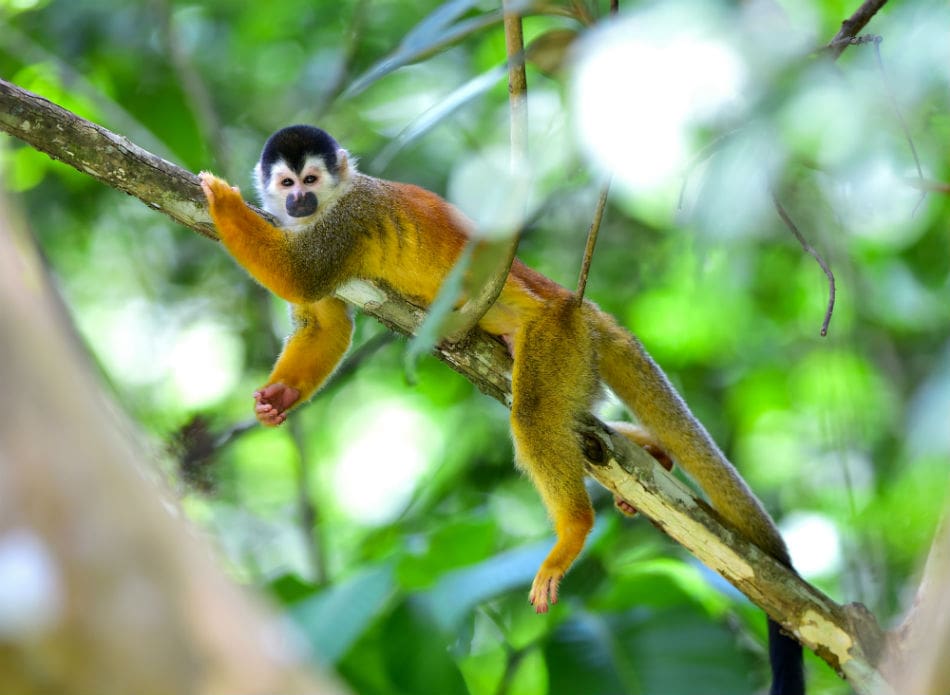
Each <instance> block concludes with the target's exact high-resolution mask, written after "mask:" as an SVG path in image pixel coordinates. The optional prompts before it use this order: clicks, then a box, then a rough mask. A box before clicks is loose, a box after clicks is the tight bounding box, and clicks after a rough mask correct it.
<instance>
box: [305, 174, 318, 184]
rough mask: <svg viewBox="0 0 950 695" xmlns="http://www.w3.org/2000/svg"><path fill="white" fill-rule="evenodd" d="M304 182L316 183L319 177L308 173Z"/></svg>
mask: <svg viewBox="0 0 950 695" xmlns="http://www.w3.org/2000/svg"><path fill="white" fill-rule="evenodd" d="M303 182H304V183H307V184H310V183H316V182H317V177H316V176H314V175H313V174H308V175H307V176H305V177H304V179H303Z"/></svg>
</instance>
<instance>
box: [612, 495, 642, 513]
mask: <svg viewBox="0 0 950 695" xmlns="http://www.w3.org/2000/svg"><path fill="white" fill-rule="evenodd" d="M614 507H616V508H617V511H618V512H620V513H621V514H623V515H624V516H631V517H633V516H636V515H637V513H638V512H637V508H636V507H634V506H633V505H632V504H630V503H629V502H627V500H624V499H621V498H619V497H617V496H614Z"/></svg>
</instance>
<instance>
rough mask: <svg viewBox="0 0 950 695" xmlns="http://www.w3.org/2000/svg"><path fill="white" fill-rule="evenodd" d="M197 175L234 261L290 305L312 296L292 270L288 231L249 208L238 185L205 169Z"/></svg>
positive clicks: (216, 224)
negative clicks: (272, 223)
mask: <svg viewBox="0 0 950 695" xmlns="http://www.w3.org/2000/svg"><path fill="white" fill-rule="evenodd" d="M198 178H199V179H200V181H201V188H202V190H203V191H204V194H205V198H207V200H208V209H209V210H210V211H211V219H213V220H214V224H215V227H216V228H217V230H218V235H219V236H220V237H221V242H222V243H223V244H224V245H225V246H226V247H227V249H228V251H230V252H231V255H232V256H234V258H235V260H237V262H238V263H240V264H241V265H242V266H243V267H244V268H246V269H247V271H248V272H249V273H250V274H251V275H252V276H253V277H254V279H255V280H257V281H258V282H259V283H261V284H262V285H263V286H264V287H266V288H267V289H269V290H270V291H271V292H273V293H274V294H276V295H277V296H278V297H280V298H282V299H286V300H287V301H288V302H291V303H293V304H303V303H305V302H306V301H307V300H308V299H313V297H312V296H310V297H308V296H307V294H308V293H307V292H306V291H305V289H304V287H303V283H302V282H300V274H299V273H295V272H293V258H292V252H291V246H290V242H289V239H288V238H287V233H286V232H285V231H283V230H281V229H278V228H277V227H274V226H273V225H271V224H269V223H268V222H267V221H266V220H265V219H264V218H262V217H261V216H260V215H258V214H257V213H255V212H254V211H253V210H251V209H250V208H249V207H248V206H247V203H245V202H244V199H243V198H242V197H241V194H240V192H239V191H238V190H237V188H233V187H232V186H230V185H229V184H228V182H227V181H225V180H224V179H219V178H218V177H217V176H215V175H214V174H211V173H209V172H207V171H203V172H201V173H200V174H199V175H198Z"/></svg>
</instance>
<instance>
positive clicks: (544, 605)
mask: <svg viewBox="0 0 950 695" xmlns="http://www.w3.org/2000/svg"><path fill="white" fill-rule="evenodd" d="M562 576H563V574H561V573H559V572H553V571H551V570H545V569H544V568H542V569H541V570H540V571H539V572H538V574H537V576H536V577H535V578H534V582H532V584H531V593H530V594H528V601H529V602H530V603H531V605H532V606H534V610H535V612H536V613H539V614H540V613H547V612H548V607H549V606H550V605H552V604H555V603H557V589H558V585H559V584H560V583H561V577H562Z"/></svg>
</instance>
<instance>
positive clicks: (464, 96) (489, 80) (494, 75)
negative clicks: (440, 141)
mask: <svg viewBox="0 0 950 695" xmlns="http://www.w3.org/2000/svg"><path fill="white" fill-rule="evenodd" d="M506 71H507V68H506V67H505V66H504V65H501V66H498V67H496V68H493V69H491V70H489V71H487V72H484V73H482V74H481V75H478V76H477V77H474V78H472V79H471V80H469V81H468V82H466V83H465V84H463V85H462V86H461V87H459V88H458V89H456V90H455V91H453V92H452V93H451V94H449V95H447V96H446V97H445V98H444V99H443V100H442V101H440V102H439V103H438V104H436V105H435V106H433V107H432V108H430V109H428V110H427V111H425V112H424V113H422V114H421V115H420V116H419V117H418V118H416V119H415V120H413V121H412V122H411V123H410V124H409V125H408V126H406V127H405V128H404V129H403V130H402V132H401V133H399V135H397V136H396V137H395V138H393V139H392V140H390V141H389V143H388V144H387V145H386V147H384V148H383V150H382V152H380V153H379V154H378V155H377V156H376V159H374V160H373V165H372V168H373V169H375V170H377V171H379V170H382V169H385V168H386V167H387V166H388V165H389V162H391V161H392V158H393V157H395V156H396V154H398V153H399V151H400V150H402V149H403V148H405V147H406V146H407V145H409V144H411V143H412V142H414V141H415V140H416V139H418V138H419V137H421V136H423V135H425V134H426V133H427V132H428V131H429V130H431V129H432V128H434V127H435V126H437V125H438V124H439V123H441V122H442V121H443V120H445V119H446V118H448V117H449V116H451V115H452V114H453V113H455V112H456V111H457V110H458V109H459V108H461V107H462V106H464V105H465V104H467V103H468V102H470V101H471V100H472V99H474V98H476V97H479V96H481V95H483V94H485V93H486V92H487V91H488V90H489V89H491V88H492V87H494V86H495V84H497V82H498V80H500V79H502V78H503V77H504V76H505V73H506Z"/></svg>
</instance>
